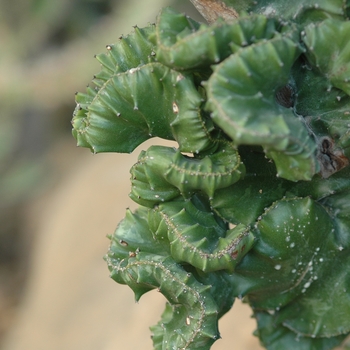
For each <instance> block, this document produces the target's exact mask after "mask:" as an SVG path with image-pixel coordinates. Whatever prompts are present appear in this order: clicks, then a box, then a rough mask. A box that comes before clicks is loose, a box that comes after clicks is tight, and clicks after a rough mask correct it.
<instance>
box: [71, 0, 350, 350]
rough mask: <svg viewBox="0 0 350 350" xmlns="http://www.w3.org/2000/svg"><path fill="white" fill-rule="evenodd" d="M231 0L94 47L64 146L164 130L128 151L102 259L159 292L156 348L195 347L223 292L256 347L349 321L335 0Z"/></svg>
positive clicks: (326, 339) (349, 219) (337, 338)
mask: <svg viewBox="0 0 350 350" xmlns="http://www.w3.org/2000/svg"><path fill="white" fill-rule="evenodd" d="M229 3H234V1H231V2H229ZM243 3H244V5H242V4H243ZM243 3H242V2H240V3H239V4H241V8H240V5H239V4H238V5H237V7H236V8H237V9H238V10H240V11H241V14H240V17H239V18H238V19H237V20H235V21H232V22H231V23H225V22H223V21H218V22H217V23H214V24H212V25H210V26H208V25H204V24H200V23H197V22H196V21H194V20H192V19H191V18H189V17H187V16H185V15H183V14H179V13H177V12H175V11H174V10H172V9H170V8H166V9H163V10H162V11H161V13H160V14H159V16H158V20H157V23H156V24H155V25H150V26H148V27H147V28H138V27H135V30H134V32H133V33H132V34H130V35H128V36H126V37H122V38H120V39H119V41H118V43H117V44H115V45H108V46H107V52H106V53H105V54H101V55H97V56H96V58H97V59H98V61H99V62H100V63H101V71H100V73H98V74H97V75H96V76H95V77H94V79H93V83H92V85H93V86H92V87H88V88H87V91H86V92H85V93H77V94H76V103H77V107H76V109H75V112H74V117H73V121H72V124H73V135H74V137H75V138H76V139H77V142H78V145H79V146H83V147H88V148H90V149H91V150H92V151H93V152H95V153H98V152H132V151H133V150H134V149H135V148H136V147H137V146H139V145H140V144H142V143H143V142H144V141H145V140H147V139H149V138H152V137H160V138H163V139H167V140H174V141H176V142H177V144H178V147H177V148H171V147H164V146H156V145H155V146H151V147H150V148H149V149H148V150H144V151H141V154H140V155H139V158H138V161H137V163H136V164H135V165H134V166H133V167H132V169H131V192H130V197H131V198H132V199H133V200H134V201H135V202H136V203H138V204H139V205H140V206H139V209H137V210H136V211H135V212H131V211H130V210H127V213H126V216H125V218H124V219H123V220H122V221H121V222H120V224H119V225H118V227H117V229H116V231H115V232H114V234H112V235H111V236H110V240H111V244H110V248H109V251H108V253H107V255H106V257H105V259H106V261H107V264H108V268H109V270H110V273H111V277H112V278H113V279H114V280H115V281H117V282H118V283H121V284H127V285H128V286H129V287H130V288H131V289H132V290H133V291H134V293H135V298H136V300H139V299H140V297H141V296H142V295H143V294H144V293H146V292H148V291H150V290H153V289H157V290H158V291H159V292H160V293H162V294H163V295H164V296H165V298H166V299H167V305H166V308H165V311H164V313H163V315H162V317H161V320H160V321H159V323H158V324H157V325H155V326H153V327H151V330H152V332H153V337H152V338H153V344H154V348H155V349H209V348H210V346H211V345H212V344H213V342H214V341H215V340H217V339H219V338H220V334H219V330H218V320H219V318H220V317H221V316H222V315H223V314H225V313H226V312H227V311H229V310H230V308H231V306H232V304H233V302H234V299H235V298H236V297H238V298H241V299H242V298H243V299H244V301H246V302H247V303H249V304H250V305H251V307H252V309H253V313H254V316H255V318H256V319H257V331H256V335H257V336H258V337H259V338H260V341H261V343H262V344H263V345H264V346H265V347H266V348H267V349H270V350H278V349H301V350H304V349H305V350H310V349H315V350H316V349H317V350H327V349H333V348H334V347H335V346H337V345H339V344H340V343H341V342H342V341H343V340H344V339H345V338H346V336H347V335H348V334H349V333H350V277H349V273H348V271H349V269H350V254H349V252H350V204H349V200H348V198H349V196H350V170H349V167H348V164H349V161H348V158H349V156H350V148H349V145H350V128H349V125H350V120H349V119H350V118H349V116H350V96H349V95H350V42H349V37H350V22H349V21H348V17H347V16H348V14H349V9H348V8H349V5H348V3H347V2H345V1H331V0H329V1H326V0H324V1H317V3H316V2H314V1H306V2H305V1H294V2H290V1H284V0H283V1H282V0H281V1H254V2H252V1H247V2H243ZM248 13H249V15H248Z"/></svg>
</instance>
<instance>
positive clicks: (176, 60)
mask: <svg viewBox="0 0 350 350" xmlns="http://www.w3.org/2000/svg"><path fill="white" fill-rule="evenodd" d="M278 27H279V25H278V24H277V21H275V20H274V19H269V18H266V17H265V16H251V17H246V18H244V17H243V18H240V19H237V20H236V21H234V22H232V23H225V22H222V21H220V22H218V23H214V24H213V25H211V26H208V25H204V24H199V23H197V22H195V21H193V20H192V19H190V18H188V16H186V15H183V14H179V13H177V12H175V11H174V10H172V9H171V8H165V9H163V10H162V11H161V13H160V14H159V16H158V20H157V25H156V31H155V34H154V37H155V39H153V41H154V43H155V44H156V47H157V50H156V52H157V59H158V61H159V62H161V63H163V64H165V65H167V66H169V67H172V68H174V69H176V70H180V71H181V70H193V69H208V67H209V66H210V65H211V64H214V63H218V62H220V61H222V60H223V59H225V58H226V57H228V56H229V55H230V54H231V53H232V52H235V51H237V50H239V49H240V48H241V47H244V46H247V45H250V44H251V43H253V42H257V41H259V40H262V39H269V38H271V37H273V35H274V34H275V32H276V30H277V29H278ZM189 52H191V54H188V53H189Z"/></svg>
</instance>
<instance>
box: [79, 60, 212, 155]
mask: <svg viewBox="0 0 350 350" xmlns="http://www.w3.org/2000/svg"><path fill="white" fill-rule="evenodd" d="M200 104H201V96H200V94H199V93H198V92H197V90H196V89H195V86H194V84H193V81H192V79H191V78H190V77H185V76H184V75H182V74H181V73H178V72H175V71H173V70H171V69H169V68H167V67H165V66H163V65H161V64H159V63H149V64H147V65H143V66H140V67H137V68H133V69H130V70H128V71H127V72H125V73H118V74H115V75H112V76H111V77H110V78H109V80H108V81H107V82H106V83H105V84H104V85H103V86H102V87H101V88H100V89H99V90H98V92H97V94H96V96H95V97H94V98H93V100H92V102H91V103H90V104H89V105H88V106H87V112H86V115H85V116H84V117H83V119H81V118H74V119H73V126H74V128H75V132H76V135H77V138H78V143H79V142H80V141H79V139H82V140H83V141H81V142H83V143H84V145H85V143H88V144H89V145H90V147H91V148H92V150H93V151H94V152H112V151H114V152H131V151H133V150H134V148H135V147H137V146H138V145H139V144H141V143H142V142H143V141H145V140H147V139H149V138H151V137H155V136H157V137H161V138H164V139H170V140H173V139H175V140H176V141H177V142H178V143H179V147H180V149H181V150H182V151H184V152H199V151H200V150H202V149H205V148H207V147H209V146H210V145H211V142H210V140H209V138H208V136H209V135H208V134H209V131H208V130H207V128H206V125H205V121H204V119H203V117H202V115H201V112H200V108H199V106H200Z"/></svg>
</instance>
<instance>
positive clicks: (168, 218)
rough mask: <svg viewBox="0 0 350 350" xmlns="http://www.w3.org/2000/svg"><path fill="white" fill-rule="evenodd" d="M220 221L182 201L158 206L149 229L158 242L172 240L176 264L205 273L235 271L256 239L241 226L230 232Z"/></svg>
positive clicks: (189, 202) (191, 203)
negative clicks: (179, 263)
mask: <svg viewBox="0 0 350 350" xmlns="http://www.w3.org/2000/svg"><path fill="white" fill-rule="evenodd" d="M197 201H198V199H197ZM200 204H202V203H200ZM220 221H221V220H220V219H219V218H218V217H216V216H215V215H213V213H212V212H211V211H209V210H208V208H205V207H204V208H200V207H199V206H198V203H197V205H195V202H194V201H193V200H192V201H186V202H183V201H179V202H172V203H165V204H162V205H160V206H159V207H156V208H155V211H154V212H153V215H152V217H151V219H150V227H151V228H152V231H153V232H154V235H155V237H157V238H158V239H159V240H164V239H166V240H169V245H170V252H171V255H172V257H173V258H174V259H175V260H176V261H178V262H187V263H189V264H191V265H192V266H194V267H196V268H198V269H200V270H202V271H204V272H210V271H216V270H222V269H226V270H228V271H230V272H232V271H233V270H234V268H235V266H236V265H237V264H238V263H239V261H240V260H241V259H242V258H243V256H244V255H245V254H246V253H247V252H248V251H249V250H250V248H251V247H252V245H253V243H254V236H253V235H252V233H251V232H250V228H249V227H246V226H244V225H238V226H236V227H235V228H233V229H230V230H228V229H227V227H226V225H225V224H224V223H223V222H220Z"/></svg>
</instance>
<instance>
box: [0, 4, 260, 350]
mask: <svg viewBox="0 0 350 350" xmlns="http://www.w3.org/2000/svg"><path fill="white" fill-rule="evenodd" d="M167 5H172V6H173V7H175V8H176V9H178V10H181V11H186V12H187V13H188V14H190V15H191V16H197V17H196V18H197V19H199V16H198V15H197V14H196V11H195V10H194V9H193V7H192V6H191V5H190V4H188V1H186V0H181V1H180V0H176V1H170V0H147V1H136V0H124V1H122V0H119V1H118V0H114V1H112V0H59V1H52V0H51V1H49V0H13V1H6V0H0V43H1V49H0V122H1V128H0V206H1V208H0V209H1V210H0V220H1V225H0V348H2V349H4V350H70V349H72V350H73V349H74V350H77V349H84V350H107V349H108V350H109V349H118V350H134V349H142V350H149V349H152V342H151V340H150V331H149V329H148V327H149V326H150V325H153V324H155V323H156V322H158V319H159V317H160V314H161V312H162V310H163V307H164V302H165V300H164V299H163V298H162V296H161V295H159V294H157V293H156V292H151V293H148V294H147V295H145V296H144V297H143V298H141V300H140V302H139V303H138V304H136V303H135V302H134V298H133V293H132V292H131V290H130V289H129V288H127V287H125V286H121V285H118V284H116V283H115V282H113V281H112V280H111V279H110V278H109V276H108V275H109V273H108V269H107V266H106V264H105V262H104V261H103V259H102V258H103V256H104V254H105V253H106V251H107V248H108V244H109V241H108V239H107V238H106V235H107V234H111V233H112V232H113V231H114V229H115V227H116V225H117V223H118V222H119V221H120V220H121V219H122V218H123V217H124V213H125V208H126V207H135V205H134V204H133V203H132V202H131V201H130V200H129V198H128V192H129V186H130V185H129V168H130V167H131V165H132V164H133V163H134V162H135V160H136V158H137V155H138V153H139V150H140V149H138V150H136V151H135V153H134V154H133V155H132V156H129V155H123V154H99V155H95V156H93V155H91V154H90V152H89V151H88V150H87V149H80V148H77V147H76V146H75V141H74V139H73V138H72V136H71V126H70V119H71V117H72V112H73V109H74V107H75V103H74V93H75V91H83V90H84V89H85V86H86V85H87V84H88V83H89V81H90V80H91V78H92V76H93V74H94V73H97V72H98V70H99V64H98V62H97V61H96V60H94V58H93V55H94V54H97V53H100V52H103V51H104V50H105V45H106V44H110V43H113V42H115V41H116V40H117V38H118V37H119V36H120V35H121V34H127V33H129V32H130V31H131V30H132V25H135V24H138V25H139V26H141V27H142V26H145V25H147V23H148V22H153V21H154V20H155V18H156V15H157V13H158V11H159V9H160V8H161V7H162V6H167ZM153 142H154V141H153ZM149 144H150V142H148V145H149ZM148 145H146V144H145V145H142V146H141V147H140V148H143V149H146V148H147V147H148ZM254 328H255V322H254V320H252V319H251V318H250V310H249V309H248V308H247V307H246V306H244V305H242V304H241V303H240V302H237V303H236V305H235V307H234V309H233V310H231V312H230V313H229V314H227V315H226V316H225V317H224V318H223V320H222V322H221V323H220V330H221V335H222V338H223V339H222V340H219V341H217V342H216V343H215V345H214V346H213V349H216V350H219V349H222V350H224V349H232V350H242V349H243V350H257V349H261V348H260V347H259V345H258V341H257V339H256V338H255V337H253V336H252V331H253V330H254Z"/></svg>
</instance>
